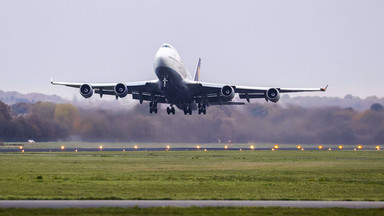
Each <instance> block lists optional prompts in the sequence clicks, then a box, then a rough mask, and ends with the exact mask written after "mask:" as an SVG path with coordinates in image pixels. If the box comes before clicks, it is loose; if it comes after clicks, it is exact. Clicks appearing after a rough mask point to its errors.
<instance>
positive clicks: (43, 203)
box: [0, 200, 384, 209]
mask: <svg viewBox="0 0 384 216" xmlns="http://www.w3.org/2000/svg"><path fill="white" fill-rule="evenodd" d="M165 206H173V207H191V206H198V207H208V206H212V207H296V208H333V207H337V208H355V209H357V208H359V209H364V208H384V202H374V201H274V200H269V201H264V200H263V201H240V200H2V201H0V208H99V207H120V208H126V207H139V208H150V207H165Z"/></svg>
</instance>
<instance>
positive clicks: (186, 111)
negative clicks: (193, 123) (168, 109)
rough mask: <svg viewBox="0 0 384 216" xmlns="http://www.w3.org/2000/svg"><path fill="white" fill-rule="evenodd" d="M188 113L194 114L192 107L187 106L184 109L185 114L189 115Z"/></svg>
mask: <svg viewBox="0 0 384 216" xmlns="http://www.w3.org/2000/svg"><path fill="white" fill-rule="evenodd" d="M187 114H189V115H192V109H191V107H187V108H185V109H184V115H187Z"/></svg>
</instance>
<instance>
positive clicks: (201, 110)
mask: <svg viewBox="0 0 384 216" xmlns="http://www.w3.org/2000/svg"><path fill="white" fill-rule="evenodd" d="M198 110H199V111H198V112H199V115H200V114H202V113H203V114H204V115H205V114H207V108H206V106H205V104H204V103H203V104H201V103H199V104H198Z"/></svg>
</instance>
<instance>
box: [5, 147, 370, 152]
mask: <svg viewBox="0 0 384 216" xmlns="http://www.w3.org/2000/svg"><path fill="white" fill-rule="evenodd" d="M240 149H241V150H252V149H250V148H227V149H224V148H200V149H197V148H196V147H194V148H170V149H166V148H140V149H134V148H103V149H102V150H100V149H99V148H65V149H64V150H61V149H59V148H24V149H19V148H0V152H86V151H88V152H95V151H167V150H169V151H204V150H207V151H212V150H214V151H218V150H222V151H239V150H240ZM271 149H272V148H255V149H253V150H271ZM278 150H279V151H281V150H295V151H298V149H297V148H279V149H278ZM305 150H319V149H318V148H306V149H305ZM332 150H335V151H340V150H339V149H337V148H334V149H332ZM343 150H353V148H343ZM372 150H373V149H372ZM319 151H328V149H323V150H319Z"/></svg>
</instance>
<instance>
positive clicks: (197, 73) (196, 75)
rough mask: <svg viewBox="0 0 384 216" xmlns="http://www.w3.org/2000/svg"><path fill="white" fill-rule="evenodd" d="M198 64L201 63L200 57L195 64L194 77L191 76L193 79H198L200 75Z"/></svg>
mask: <svg viewBox="0 0 384 216" xmlns="http://www.w3.org/2000/svg"><path fill="white" fill-rule="evenodd" d="M200 65H201V58H199V62H198V63H197V66H196V72H195V77H194V78H193V80H194V81H199V77H200Z"/></svg>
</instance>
